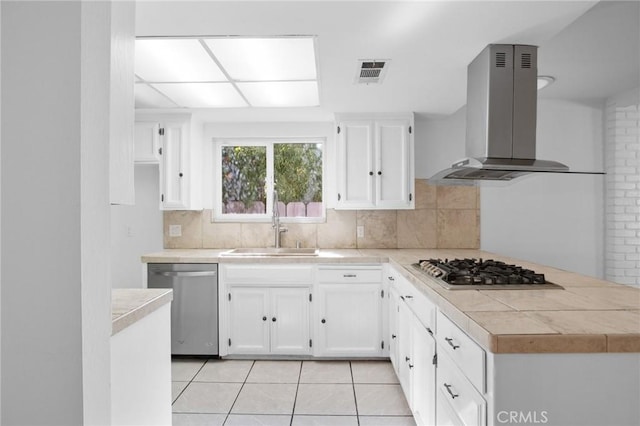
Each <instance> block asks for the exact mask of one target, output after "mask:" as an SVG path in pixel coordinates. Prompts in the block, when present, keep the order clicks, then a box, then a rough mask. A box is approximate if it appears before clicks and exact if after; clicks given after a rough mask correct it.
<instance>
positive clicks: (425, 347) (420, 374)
mask: <svg viewBox="0 0 640 426" xmlns="http://www.w3.org/2000/svg"><path fill="white" fill-rule="evenodd" d="M435 354H436V343H435V341H434V339H433V336H432V335H431V334H430V333H429V332H428V331H427V330H426V328H424V327H423V326H422V324H420V323H418V322H416V321H414V322H413V326H412V327H411V363H412V365H413V368H412V372H411V408H412V411H413V416H414V418H415V420H416V424H418V425H434V424H436V417H435V414H436V409H435V405H436V393H435V392H436V389H435V382H436V365H435V363H434V361H435V359H434V357H435Z"/></svg>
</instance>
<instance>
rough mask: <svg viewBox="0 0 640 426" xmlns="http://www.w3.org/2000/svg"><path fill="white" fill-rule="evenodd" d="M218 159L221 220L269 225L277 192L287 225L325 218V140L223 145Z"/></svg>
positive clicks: (219, 146)
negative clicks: (259, 222)
mask: <svg viewBox="0 0 640 426" xmlns="http://www.w3.org/2000/svg"><path fill="white" fill-rule="evenodd" d="M216 153H217V160H216V161H217V162H218V165H219V168H218V167H215V168H214V170H219V171H220V172H216V175H215V187H216V188H217V190H216V198H215V199H216V206H214V211H215V213H216V214H215V216H216V219H218V220H221V221H266V220H270V219H271V216H272V214H273V205H274V197H273V195H274V194H273V192H274V190H276V191H277V193H278V206H277V207H278V212H279V213H280V218H281V219H282V220H283V221H293V222H318V221H321V220H322V219H323V218H324V204H323V200H322V191H323V183H322V178H323V173H322V170H323V141H322V140H315V139H314V140H309V139H305V140H295V141H292V140H254V141H251V140H224V141H217V143H216Z"/></svg>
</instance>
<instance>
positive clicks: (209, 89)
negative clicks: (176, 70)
mask: <svg viewBox="0 0 640 426" xmlns="http://www.w3.org/2000/svg"><path fill="white" fill-rule="evenodd" d="M152 86H153V87H155V88H156V89H157V90H159V91H160V92H162V93H164V94H165V95H167V96H168V97H169V98H171V99H173V101H175V102H176V103H177V104H178V105H180V106H181V107H186V108H220V107H225V108H227V107H228V108H234V107H246V106H247V103H246V102H245V101H244V99H242V96H240V94H239V93H238V91H237V90H236V89H235V88H234V87H233V85H232V84H231V83H159V84H153V85H152Z"/></svg>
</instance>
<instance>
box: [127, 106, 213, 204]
mask: <svg viewBox="0 0 640 426" xmlns="http://www.w3.org/2000/svg"><path fill="white" fill-rule="evenodd" d="M201 133H202V124H201V123H195V122H193V121H192V119H191V117H190V116H189V115H185V114H181V115H164V116H163V115H140V116H138V117H137V120H136V131H135V159H136V163H140V164H143V163H147V164H154V163H157V164H159V165H160V208H161V209H162V210H198V209H200V208H202V182H201V179H202V174H201V171H202V153H201V137H202V135H201Z"/></svg>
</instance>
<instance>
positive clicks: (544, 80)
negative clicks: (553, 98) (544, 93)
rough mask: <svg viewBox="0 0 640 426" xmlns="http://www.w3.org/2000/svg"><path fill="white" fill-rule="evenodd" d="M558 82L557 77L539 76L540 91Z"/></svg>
mask: <svg viewBox="0 0 640 426" xmlns="http://www.w3.org/2000/svg"><path fill="white" fill-rule="evenodd" d="M554 81H556V78H555V77H551V76H550V75H539V76H538V90H542V89H544V88H545V87H547V86H548V85H550V84H551V83H553V82H554Z"/></svg>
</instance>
